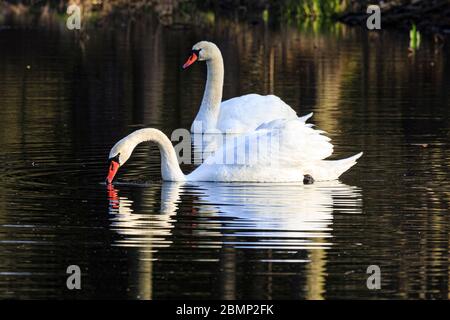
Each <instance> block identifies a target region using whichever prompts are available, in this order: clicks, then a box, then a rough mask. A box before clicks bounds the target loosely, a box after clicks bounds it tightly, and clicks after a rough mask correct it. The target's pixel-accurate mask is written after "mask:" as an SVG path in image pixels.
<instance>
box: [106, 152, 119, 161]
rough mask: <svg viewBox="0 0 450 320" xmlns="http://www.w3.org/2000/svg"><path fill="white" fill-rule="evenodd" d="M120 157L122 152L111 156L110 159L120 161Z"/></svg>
mask: <svg viewBox="0 0 450 320" xmlns="http://www.w3.org/2000/svg"><path fill="white" fill-rule="evenodd" d="M119 157H120V152H119V153H118V154H116V155H115V156H114V157H112V158H110V159H109V161H115V162H117V163H120V161H119Z"/></svg>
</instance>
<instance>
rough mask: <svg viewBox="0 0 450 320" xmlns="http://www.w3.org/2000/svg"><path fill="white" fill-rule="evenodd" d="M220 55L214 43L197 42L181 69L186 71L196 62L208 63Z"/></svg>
mask: <svg viewBox="0 0 450 320" xmlns="http://www.w3.org/2000/svg"><path fill="white" fill-rule="evenodd" d="M220 54H221V53H220V50H219V48H218V47H217V46H216V45H215V44H214V43H212V42H209V41H200V42H197V43H196V44H194V46H193V47H192V51H191V54H190V55H189V58H188V59H187V61H186V62H185V64H184V65H183V69H186V68H187V67H189V66H190V65H192V64H193V63H194V62H196V61H208V60H211V59H214V58H215V57H216V56H217V55H220Z"/></svg>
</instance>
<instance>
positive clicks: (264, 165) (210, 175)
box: [106, 119, 362, 183]
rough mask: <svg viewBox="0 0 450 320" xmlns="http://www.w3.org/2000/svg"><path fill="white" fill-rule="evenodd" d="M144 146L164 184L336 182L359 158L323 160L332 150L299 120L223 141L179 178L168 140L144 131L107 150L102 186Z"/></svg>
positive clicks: (268, 125) (153, 131)
mask: <svg viewBox="0 0 450 320" xmlns="http://www.w3.org/2000/svg"><path fill="white" fill-rule="evenodd" d="M146 141H147V142H154V143H156V145H157V146H158V148H159V150H160V152H161V174H162V178H163V180H166V181H221V182H238V181H241V182H300V181H304V179H305V177H306V176H308V177H312V178H313V179H314V180H317V181H325V180H335V179H337V178H338V177H339V176H340V175H341V174H342V173H344V172H345V171H347V170H348V169H349V168H350V167H352V166H353V165H354V164H355V163H356V160H357V159H358V158H359V157H361V155H362V153H358V154H356V155H354V156H352V157H349V158H346V159H342V160H324V159H325V158H327V157H329V156H330V155H331V154H332V152H333V145H332V144H331V143H330V142H329V141H330V139H329V138H327V137H326V136H324V135H323V131H320V130H315V129H313V128H312V124H305V122H304V121H302V120H299V119H295V120H286V119H279V120H274V121H271V122H269V123H265V124H263V125H261V126H260V127H259V128H257V129H256V130H255V131H254V132H252V133H249V134H245V135H240V136H238V137H234V138H233V139H231V140H227V142H226V143H224V144H223V145H222V146H221V147H219V148H218V149H217V150H216V152H215V153H214V154H213V155H211V156H209V157H208V158H206V160H205V161H204V162H203V163H202V164H201V165H200V166H198V167H197V168H196V169H195V170H194V171H192V172H191V173H190V174H188V175H184V174H183V172H182V171H181V169H180V166H179V165H178V159H177V155H176V152H175V149H174V148H173V146H172V143H171V142H170V140H169V138H167V136H166V135H164V133H162V132H161V131H159V130H157V129H152V128H147V129H140V130H137V131H135V132H133V133H131V134H129V135H128V136H126V137H125V138H123V139H122V140H120V141H119V142H117V143H116V144H115V145H114V147H113V148H112V149H111V151H110V153H109V160H110V165H109V172H108V176H107V178H106V181H107V183H111V182H112V181H113V179H114V177H115V175H116V173H117V171H118V169H119V167H121V166H123V165H124V164H125V162H126V161H127V160H128V159H129V158H130V156H131V154H132V152H133V150H134V148H135V147H136V146H137V145H138V144H140V143H142V142H146Z"/></svg>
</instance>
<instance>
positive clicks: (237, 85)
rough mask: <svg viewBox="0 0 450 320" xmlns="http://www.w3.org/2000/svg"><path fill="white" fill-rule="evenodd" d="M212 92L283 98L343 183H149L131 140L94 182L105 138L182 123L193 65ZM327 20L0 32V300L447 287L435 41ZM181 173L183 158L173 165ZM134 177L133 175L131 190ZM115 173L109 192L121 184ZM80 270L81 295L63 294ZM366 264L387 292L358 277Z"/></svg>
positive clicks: (449, 272) (448, 154)
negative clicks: (203, 43)
mask: <svg viewBox="0 0 450 320" xmlns="http://www.w3.org/2000/svg"><path fill="white" fill-rule="evenodd" d="M203 39H208V40H212V41H214V42H216V43H217V44H218V45H219V47H220V48H221V49H222V53H223V55H224V62H225V68H226V72H225V85H224V98H225V99H227V98H231V97H234V96H237V95H241V94H245V93H251V92H257V93H262V94H269V93H273V94H276V95H278V96H280V97H282V98H283V100H285V101H286V102H287V103H288V104H289V105H291V106H292V107H293V108H294V109H295V110H296V111H297V112H298V114H299V115H303V114H306V113H309V112H314V117H313V118H312V120H311V121H312V122H313V123H314V124H316V125H317V127H318V128H320V129H322V130H325V131H327V132H328V135H329V136H330V137H331V138H332V139H333V143H334V145H335V157H336V158H339V157H344V156H348V155H351V154H354V153H356V152H359V151H364V156H363V158H361V160H360V161H359V163H358V165H356V166H355V167H354V168H352V169H351V170H350V171H349V172H348V173H346V174H344V175H343V176H342V178H341V180H340V181H339V182H338V181H336V182H330V183H317V184H314V185H308V186H304V185H302V184H275V185H271V184H220V183H218V184H214V183H196V184H173V183H163V182H161V179H160V173H159V155H158V152H157V149H156V148H155V147H154V146H149V145H142V146H139V147H138V148H137V149H136V153H135V154H134V155H133V157H132V159H131V160H130V161H129V162H128V163H127V165H126V167H124V168H123V169H122V170H121V171H120V172H119V176H118V181H119V183H118V184H115V185H114V187H113V188H107V187H106V186H105V185H104V184H102V181H103V180H104V178H105V175H106V170H107V165H108V164H107V156H108V151H109V149H110V147H111V146H112V145H113V144H114V143H115V141H117V140H118V139H119V138H121V137H123V136H124V135H126V134H128V133H129V132H131V131H133V130H135V129H137V128H141V127H155V128H159V129H161V130H163V131H164V132H165V133H167V134H170V133H171V132H172V131H173V130H174V129H176V128H189V127H190V125H191V122H192V120H193V118H194V116H195V114H196V112H197V108H198V106H199V103H200V101H201V97H202V93H203V86H204V83H205V66H204V65H201V64H196V65H194V66H193V67H191V68H190V69H188V70H185V71H182V70H181V65H182V63H183V62H184V60H185V59H186V57H187V55H188V53H189V50H190V47H191V46H192V44H194V43H195V42H197V41H198V40H203ZM408 44H409V39H408V35H407V34H401V33H393V32H389V33H388V32H382V33H379V34H378V33H377V34H367V33H365V32H363V31H361V30H359V29H349V28H345V27H344V26H341V25H327V26H322V27H317V26H310V27H308V26H303V27H298V26H283V27H278V28H270V27H268V26H266V25H263V24H256V25H253V24H251V25H250V24H246V23H237V22H230V21H222V20H220V19H217V20H216V21H215V24H214V25H205V26H202V27H193V26H189V27H183V28H180V27H163V26H162V25H160V24H158V22H157V21H155V20H153V19H151V18H150V19H149V20H146V21H137V22H131V21H130V22H129V23H128V24H124V25H123V26H122V27H115V28H112V27H107V26H104V27H100V28H98V29H95V30H90V31H89V37H88V38H87V37H84V40H77V38H76V37H75V36H74V35H73V34H72V33H70V32H69V31H67V30H65V29H64V28H56V27H52V28H47V27H33V28H21V27H16V26H12V27H9V28H2V29H1V30H0V48H1V50H0V81H1V86H0V101H1V108H0V119H1V125H0V146H1V148H0V163H1V164H2V165H1V166H0V177H1V178H0V181H1V184H0V298H81V299H86V298H123V299H136V298H137V299H172V298H190V299H195V298H200V299H204V298H217V299H234V298H239V299H240V298H246V299H281V298H285V299H326V298H328V299H331V298H339V299H342V298H370V299H372V298H402V299H405V298H438V299H448V298H449V288H450V285H449V283H450V282H449V277H450V269H449V260H448V253H449V246H450V239H449V219H450V218H449V214H448V210H449V205H448V203H449V197H450V193H449V191H448V190H449V187H450V183H449V181H450V176H449V173H448V172H449V170H448V164H449V162H450V151H449V128H450V126H449V110H450V101H449V92H450V66H449V63H448V57H449V52H448V48H446V47H441V46H440V45H439V44H436V43H434V42H432V41H430V40H428V39H424V41H423V43H422V44H421V48H420V49H419V50H418V51H417V52H415V53H414V54H411V53H409V52H408ZM183 169H184V170H185V171H186V172H187V171H189V170H191V169H192V167H191V166H184V167H183ZM142 181H144V182H145V183H142ZM120 182H121V183H120ZM71 264H76V265H79V266H80V268H81V270H82V274H83V276H82V290H80V291H76V292H75V291H69V290H67V288H66V276H67V275H66V274H65V271H66V268H67V266H68V265H71ZM369 265H379V266H380V268H381V272H382V278H381V279H382V285H381V286H382V288H381V290H368V289H367V287H366V279H367V276H368V275H367V274H366V269H367V267H368V266H369Z"/></svg>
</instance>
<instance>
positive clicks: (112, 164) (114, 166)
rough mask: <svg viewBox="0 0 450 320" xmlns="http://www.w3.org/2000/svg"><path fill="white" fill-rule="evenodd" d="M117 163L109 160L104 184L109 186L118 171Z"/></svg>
mask: <svg viewBox="0 0 450 320" xmlns="http://www.w3.org/2000/svg"><path fill="white" fill-rule="evenodd" d="M119 167H120V165H119V163H118V162H117V161H114V160H111V162H110V164H109V171H108V177H107V178H106V183H108V184H111V182H112V181H113V179H114V177H115V175H116V173H117V171H118V170H119Z"/></svg>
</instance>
